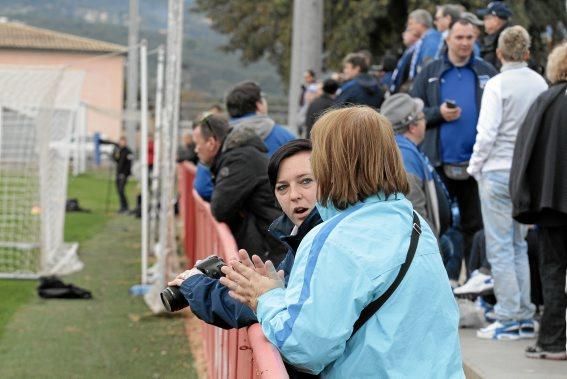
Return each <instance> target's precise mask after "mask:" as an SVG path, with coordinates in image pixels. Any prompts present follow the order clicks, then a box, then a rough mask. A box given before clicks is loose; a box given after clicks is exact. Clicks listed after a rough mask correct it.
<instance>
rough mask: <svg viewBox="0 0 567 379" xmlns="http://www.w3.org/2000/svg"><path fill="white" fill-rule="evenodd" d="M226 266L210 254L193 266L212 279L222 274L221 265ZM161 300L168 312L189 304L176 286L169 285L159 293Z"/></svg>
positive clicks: (218, 277) (220, 259)
mask: <svg viewBox="0 0 567 379" xmlns="http://www.w3.org/2000/svg"><path fill="white" fill-rule="evenodd" d="M222 266H226V264H225V263H224V261H223V260H222V258H219V257H217V256H216V255H211V256H210V257H208V258H206V259H205V260H203V261H202V262H199V264H198V265H197V266H195V268H197V269H198V270H199V271H201V272H202V273H203V274H205V275H206V276H208V277H209V278H212V279H220V278H221V277H222V276H224V274H223V273H222V271H221V267H222ZM160 297H161V302H162V303H163V306H164V307H165V309H166V310H167V311H168V312H177V311H179V310H181V309H183V308H185V307H188V306H189V303H188V302H187V299H185V296H183V294H182V293H181V290H180V289H179V287H178V286H169V287H167V288H166V289H164V290H163V291H161V293H160Z"/></svg>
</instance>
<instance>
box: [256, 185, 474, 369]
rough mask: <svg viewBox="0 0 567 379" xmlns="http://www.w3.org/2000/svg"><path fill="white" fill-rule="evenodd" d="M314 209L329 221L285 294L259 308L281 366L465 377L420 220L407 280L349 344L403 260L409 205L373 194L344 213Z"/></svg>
mask: <svg viewBox="0 0 567 379" xmlns="http://www.w3.org/2000/svg"><path fill="white" fill-rule="evenodd" d="M318 208H319V212H320V213H321V217H322V218H323V220H324V222H323V223H322V224H320V225H318V226H317V227H315V228H314V229H313V230H312V231H311V232H309V234H307V236H306V237H305V238H304V239H303V241H302V242H301V245H300V246H299V249H298V252H297V255H296V259H295V263H294V265H293V268H292V271H291V276H290V279H289V282H288V285H287V288H286V289H281V288H279V289H274V290H271V291H269V292H267V293H265V294H264V295H262V296H261V297H260V298H259V301H258V308H257V317H258V320H259V321H260V323H261V325H262V329H263V331H264V334H265V335H266V337H267V338H268V339H269V340H270V341H271V342H272V343H273V344H274V345H275V346H276V347H277V348H278V349H279V350H280V352H281V354H282V356H283V357H284V359H285V360H287V361H288V362H290V363H292V364H293V365H294V366H296V367H300V368H302V369H303V370H305V371H308V372H311V373H319V372H321V374H322V377H324V378H388V377H391V378H444V379H445V378H464V373H463V368H462V360H461V349H460V345H459V333H458V322H459V311H458V308H457V304H456V302H455V299H454V298H453V294H452V292H451V287H450V285H449V281H448V278H447V273H446V272H445V269H444V267H443V262H442V261H441V256H440V254H439V248H438V245H437V241H436V239H435V236H434V235H433V233H432V231H431V229H430V228H429V226H427V223H426V222H425V221H424V220H423V219H422V218H420V221H421V225H422V230H423V231H422V234H421V236H420V239H419V243H418V247H417V251H416V255H415V258H414V260H413V262H412V264H411V266H410V268H409V270H408V272H407V274H406V277H405V278H404V280H403V281H402V282H401V283H400V286H399V287H398V288H397V289H396V291H395V292H394V293H393V294H392V296H391V297H390V299H389V300H388V301H387V302H386V303H385V304H384V305H383V306H382V308H381V309H380V310H379V311H378V312H377V313H376V314H375V315H374V316H373V317H372V318H371V319H370V320H368V321H367V322H366V323H365V324H364V325H363V326H362V328H361V329H360V330H359V331H358V332H357V333H356V334H355V335H354V337H353V338H352V339H351V340H348V339H349V337H350V335H351V332H352V329H353V325H354V323H355V321H356V320H357V319H358V317H359V315H360V312H361V311H362V309H363V308H364V307H365V306H366V305H367V304H368V303H370V302H371V301H372V300H374V299H376V298H378V297H379V296H380V295H381V294H382V293H384V291H386V289H387V288H388V287H389V286H390V284H391V283H392V282H393V281H394V279H395V277H396V275H397V274H398V272H399V269H400V266H401V264H402V263H403V262H404V261H405V259H406V254H407V250H408V247H409V242H410V236H411V231H412V218H413V214H412V206H411V203H410V202H409V201H408V200H407V199H406V198H405V197H404V196H403V195H401V194H398V195H396V196H394V195H391V196H390V197H389V198H388V199H387V200H386V199H385V196H384V195H376V196H372V197H370V198H368V199H366V200H365V201H364V202H360V203H358V204H356V205H354V206H351V207H349V208H347V209H346V210H345V211H338V210H336V209H334V208H332V207H321V206H318ZM347 340H348V342H347Z"/></svg>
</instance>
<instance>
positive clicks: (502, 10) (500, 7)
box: [476, 1, 512, 20]
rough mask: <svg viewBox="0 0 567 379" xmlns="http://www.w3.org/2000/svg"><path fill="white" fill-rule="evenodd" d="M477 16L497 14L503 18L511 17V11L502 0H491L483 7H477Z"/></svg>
mask: <svg viewBox="0 0 567 379" xmlns="http://www.w3.org/2000/svg"><path fill="white" fill-rule="evenodd" d="M476 13H477V14H478V15H479V16H481V17H484V16H487V15H492V16H497V17H500V18H502V19H504V20H507V19H509V18H510V17H512V11H511V10H510V8H508V6H507V5H506V4H505V3H503V2H502V1H491V2H490V3H488V6H487V7H486V8H484V9H479V10H478V11H477V12H476Z"/></svg>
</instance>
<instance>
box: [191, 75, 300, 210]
mask: <svg viewBox="0 0 567 379" xmlns="http://www.w3.org/2000/svg"><path fill="white" fill-rule="evenodd" d="M226 110H227V112H228V114H229V116H230V120H229V124H230V126H231V128H232V129H241V128H249V129H253V130H254V131H255V132H256V134H257V135H258V137H260V138H261V139H262V141H264V144H265V145H266V148H267V149H268V156H272V154H273V153H274V152H275V151H276V150H277V149H278V148H279V147H280V146H282V145H283V144H285V143H286V142H289V141H291V140H293V139H295V138H296V137H295V136H294V135H293V134H292V133H291V132H290V131H288V130H287V129H286V128H285V127H284V126H282V125H280V124H277V123H276V122H275V121H274V120H272V119H271V118H270V117H269V116H268V103H267V102H266V98H265V97H264V96H263V94H262V89H261V88H260V86H259V85H258V84H257V83H255V82H252V81H245V82H242V83H239V84H237V85H236V86H235V87H234V88H232V89H231V90H230V92H229V93H228V96H227V97H226ZM193 185H194V188H195V190H196V191H197V193H198V194H199V195H200V196H201V197H202V198H203V199H205V200H207V201H209V200H210V199H211V196H212V193H213V189H214V186H213V180H212V177H211V172H210V170H209V169H208V167H207V166H205V165H202V164H199V165H197V173H196V175H195V180H194V183H193Z"/></svg>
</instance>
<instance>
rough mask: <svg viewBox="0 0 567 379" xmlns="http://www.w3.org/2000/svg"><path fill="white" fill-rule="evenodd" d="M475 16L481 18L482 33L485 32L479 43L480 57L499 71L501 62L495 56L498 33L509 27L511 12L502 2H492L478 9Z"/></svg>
mask: <svg viewBox="0 0 567 379" xmlns="http://www.w3.org/2000/svg"><path fill="white" fill-rule="evenodd" d="M477 14H478V15H479V16H481V17H483V21H484V31H485V32H486V35H485V36H484V38H483V39H482V42H481V46H480V56H481V57H482V59H484V60H485V61H487V62H488V63H491V64H492V65H493V66H494V67H495V68H496V69H497V70H500V67H502V62H500V59H498V57H497V56H496V48H497V47H498V38H499V37H500V33H502V31H503V30H504V29H506V28H507V27H508V26H509V21H510V18H511V17H512V11H511V10H510V9H509V8H508V6H507V5H506V4H505V3H504V2H502V1H492V2H490V3H488V7H486V8H484V9H480V10H479V11H478V12H477Z"/></svg>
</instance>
